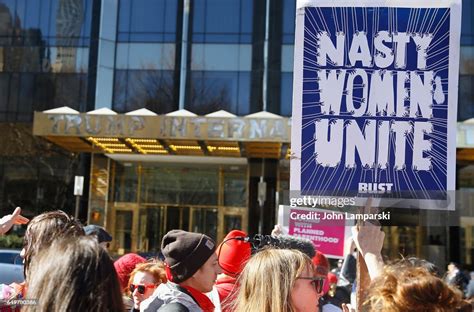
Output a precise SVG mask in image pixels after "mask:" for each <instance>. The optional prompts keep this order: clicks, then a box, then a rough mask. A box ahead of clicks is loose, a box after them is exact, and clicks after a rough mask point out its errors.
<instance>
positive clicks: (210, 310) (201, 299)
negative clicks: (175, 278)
mask: <svg viewBox="0 0 474 312" xmlns="http://www.w3.org/2000/svg"><path fill="white" fill-rule="evenodd" d="M180 286H181V285H180ZM181 287H183V288H184V289H186V290H187V291H188V292H189V294H190V295H191V297H193V298H194V300H196V302H197V304H198V305H199V307H200V308H201V309H202V310H203V311H204V312H214V308H215V307H214V304H213V303H212V301H211V299H209V297H207V296H206V295H205V294H203V293H202V292H200V291H199V290H196V289H194V288H192V287H190V286H181Z"/></svg>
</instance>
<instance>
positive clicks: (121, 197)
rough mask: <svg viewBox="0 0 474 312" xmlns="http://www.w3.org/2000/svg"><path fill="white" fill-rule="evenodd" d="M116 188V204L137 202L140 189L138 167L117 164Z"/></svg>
mask: <svg viewBox="0 0 474 312" xmlns="http://www.w3.org/2000/svg"><path fill="white" fill-rule="evenodd" d="M114 187H115V190H114V194H115V195H114V201H115V202H128V203H132V202H136V201H137V188H138V168H137V165H135V164H127V165H123V164H120V163H116V167H115V183H114Z"/></svg>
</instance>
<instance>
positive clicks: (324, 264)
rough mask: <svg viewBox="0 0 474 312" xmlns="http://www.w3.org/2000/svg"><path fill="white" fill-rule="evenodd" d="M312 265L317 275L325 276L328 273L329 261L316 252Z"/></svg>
mask: <svg viewBox="0 0 474 312" xmlns="http://www.w3.org/2000/svg"><path fill="white" fill-rule="evenodd" d="M312 260H313V264H314V267H315V268H316V273H318V274H319V275H327V274H328V272H329V261H328V258H326V256H325V255H324V254H323V253H321V252H319V251H316V255H315V256H314V257H313V259H312Z"/></svg>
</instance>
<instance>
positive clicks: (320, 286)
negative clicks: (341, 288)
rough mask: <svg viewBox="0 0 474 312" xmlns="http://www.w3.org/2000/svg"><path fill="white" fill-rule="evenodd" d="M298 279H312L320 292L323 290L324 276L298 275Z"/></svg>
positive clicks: (315, 287) (312, 282)
mask: <svg viewBox="0 0 474 312" xmlns="http://www.w3.org/2000/svg"><path fill="white" fill-rule="evenodd" d="M298 279H304V280H311V284H313V287H314V289H315V290H316V292H317V293H318V294H319V293H321V292H322V291H323V285H324V278H322V277H298Z"/></svg>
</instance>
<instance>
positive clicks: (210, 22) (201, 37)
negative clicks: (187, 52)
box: [192, 0, 253, 43]
mask: <svg viewBox="0 0 474 312" xmlns="http://www.w3.org/2000/svg"><path fill="white" fill-rule="evenodd" d="M192 10H193V16H192V21H193V25H192V27H193V28H192V29H193V37H192V38H193V39H192V41H193V42H214V43H251V42H252V18H253V1H252V0H227V1H222V0H196V1H193V8H192Z"/></svg>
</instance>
